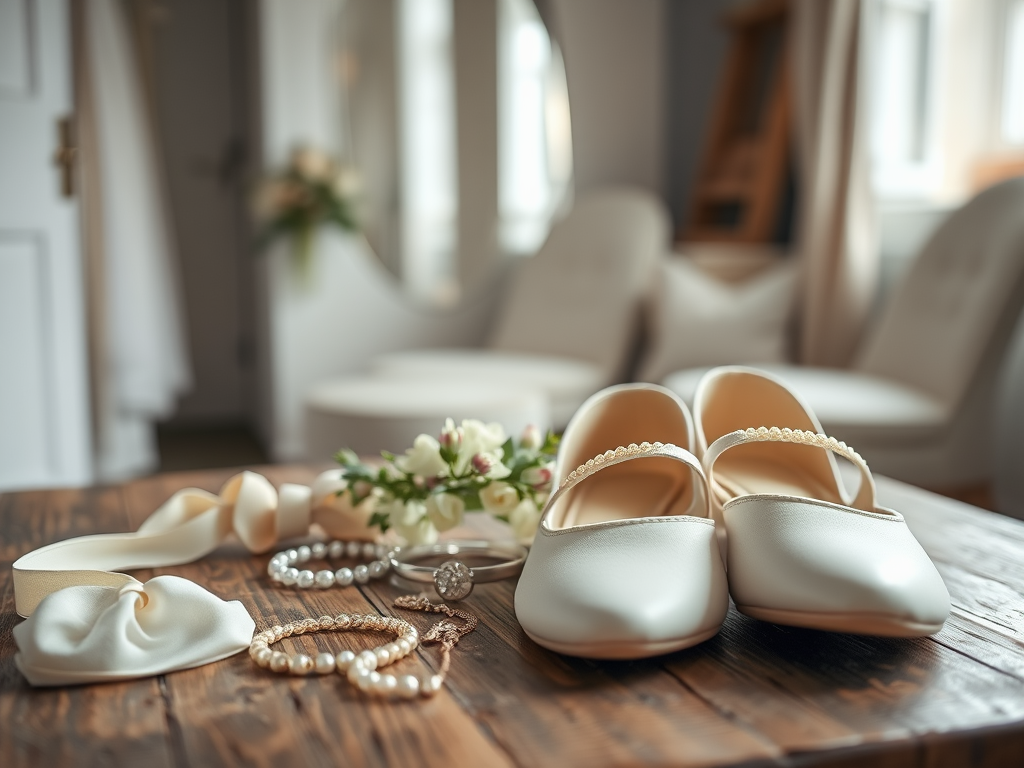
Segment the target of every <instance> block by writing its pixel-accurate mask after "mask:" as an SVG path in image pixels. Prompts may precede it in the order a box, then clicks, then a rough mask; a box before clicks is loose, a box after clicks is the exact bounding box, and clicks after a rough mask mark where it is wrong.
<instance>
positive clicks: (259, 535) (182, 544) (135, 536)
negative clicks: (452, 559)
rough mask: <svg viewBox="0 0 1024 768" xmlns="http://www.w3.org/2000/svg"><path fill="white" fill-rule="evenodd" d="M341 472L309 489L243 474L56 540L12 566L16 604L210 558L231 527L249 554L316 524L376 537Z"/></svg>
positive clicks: (27, 609) (31, 606) (25, 605)
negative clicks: (125, 525)
mask: <svg viewBox="0 0 1024 768" xmlns="http://www.w3.org/2000/svg"><path fill="white" fill-rule="evenodd" d="M344 488H345V481H344V479H342V477H341V472H340V470H330V471H328V472H324V473H322V474H321V475H320V476H319V477H318V478H317V479H316V480H315V481H314V483H313V486H312V488H309V487H306V486H302V485H283V486H282V487H281V494H280V497H279V496H278V492H277V491H276V490H274V486H273V485H271V484H270V482H269V481H268V480H267V479H266V478H265V477H263V476H262V475H258V474H256V473H255V472H241V473H239V474H237V475H235V476H234V477H232V478H231V479H230V480H228V481H227V482H226V483H225V484H224V487H223V488H221V491H220V493H219V494H212V493H209V492H208V491H203V490H200V489H198V488H186V489H184V490H181V491H178V492H177V493H175V494H174V495H173V496H172V497H171V498H170V499H168V500H167V501H166V502H164V503H163V504H162V505H161V506H160V507H159V509H157V510H156V511H155V512H154V513H153V514H152V515H150V516H149V517H148V518H147V519H146V520H145V522H143V523H142V525H140V526H139V529H138V530H137V531H136V532H135V533H114V534H100V535H95V536H82V537H79V538H77V539H69V540H67V541H59V542H57V543H55V544H50V545H49V546H46V547H41V548H40V549H37V550H35V551H34V552H30V553H28V554H27V555H24V556H22V557H21V558H19V559H18V560H17V561H16V562H15V563H14V595H15V607H16V609H17V611H18V613H19V614H20V615H21V616H29V615H31V613H32V611H33V610H35V607H36V606H37V605H39V602H40V601H41V600H42V599H43V598H44V597H46V596H47V595H48V594H50V593H52V592H55V591H56V590H58V589H65V588H67V587H73V586H77V585H93V586H105V587H121V586H122V585H124V584H126V583H128V582H130V581H134V579H132V577H130V576H128V575H126V574H124V573H120V572H119V571H123V570H131V569H133V568H160V567H164V566H168V565H181V564H183V563H190V562H192V561H193V560H198V559H199V558H201V557H204V556H206V555H208V554H209V553H210V552H212V551H213V550H214V549H216V548H217V547H218V546H220V544H221V542H222V541H224V539H225V538H227V536H228V535H229V534H230V533H232V532H234V533H235V534H236V535H237V536H238V538H239V539H241V540H242V543H243V544H245V546H246V547H247V548H248V549H249V550H250V551H252V552H266V551H267V550H268V549H270V548H271V547H273V546H274V544H275V543H277V542H278V541H279V540H281V539H285V538H292V537H295V536H302V535H305V534H306V533H307V532H308V531H309V526H310V523H313V522H316V523H318V524H319V525H321V526H322V527H323V528H325V529H326V530H327V532H328V534H330V535H332V536H337V537H339V538H343V537H348V538H364V539H371V538H372V531H371V530H370V528H369V527H368V522H369V516H370V509H369V506H368V505H360V506H359V507H358V508H353V507H352V505H351V504H349V503H348V497H347V495H346V496H339V495H338V491H340V490H344Z"/></svg>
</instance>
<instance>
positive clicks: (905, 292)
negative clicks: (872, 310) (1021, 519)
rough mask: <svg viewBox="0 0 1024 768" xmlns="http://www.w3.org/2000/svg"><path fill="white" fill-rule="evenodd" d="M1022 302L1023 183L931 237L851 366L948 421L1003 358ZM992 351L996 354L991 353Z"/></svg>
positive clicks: (1001, 190)
mask: <svg viewBox="0 0 1024 768" xmlns="http://www.w3.org/2000/svg"><path fill="white" fill-rule="evenodd" d="M1022 300H1024V178H1017V179H1011V180H1009V181H1005V182H1003V183H1001V184H998V185H996V186H994V187H991V188H989V189H987V190H985V191H984V192H982V193H981V194H979V195H977V196H976V197H975V198H974V199H972V200H971V201H970V202H968V203H967V204H966V205H964V206H963V207H962V208H960V209H959V210H957V211H955V212H954V213H952V214H951V215H950V216H949V218H948V219H946V221H945V222H943V224H942V225H941V226H940V227H939V228H938V229H937V230H936V232H935V234H934V235H933V236H932V238H931V240H930V241H929V242H928V243H927V245H925V247H924V249H923V250H922V251H921V253H920V255H919V256H918V257H917V259H916V261H915V262H914V264H913V265H912V266H911V268H910V270H909V271H908V273H907V275H906V276H905V278H904V280H903V282H902V284H901V285H900V286H899V287H898V288H897V289H896V290H895V291H894V292H893V294H892V297H891V299H890V300H889V301H888V303H887V305H886V308H885V310H884V311H883V315H882V317H881V318H880V319H879V322H878V325H877V326H876V328H875V330H874V332H873V334H872V336H871V338H870V339H869V340H868V343H867V344H866V345H865V348H864V350H863V352H862V354H861V355H860V357H859V360H858V362H857V364H856V366H855V368H856V369H857V370H860V371H863V372H865V373H870V374H874V375H876V376H880V377H883V378H887V379H892V380H895V381H899V382H901V383H904V384H908V385H910V386H913V387H917V388H919V389H921V390H923V391H925V392H928V393H930V394H932V395H934V396H935V397H937V398H938V399H939V400H940V401H942V402H943V403H944V404H945V405H946V406H947V407H948V408H949V409H950V412H951V413H952V412H953V411H954V410H955V409H956V408H958V407H959V405H960V403H961V401H962V400H963V399H964V398H965V397H966V396H967V394H968V390H969V389H970V388H971V387H972V383H974V379H975V377H976V374H977V373H978V372H979V371H981V370H982V369H983V368H991V367H992V366H986V365H983V363H984V362H985V358H986V357H991V356H993V355H1000V354H1002V351H1003V348H1005V343H1006V339H1007V338H1008V336H1009V331H1010V330H1011V329H1012V327H1013V323H1014V322H1015V321H1016V318H1017V315H1018V313H1019V310H1020V304H1021V302H1022ZM997 347H998V349H997Z"/></svg>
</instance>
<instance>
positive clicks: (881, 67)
mask: <svg viewBox="0 0 1024 768" xmlns="http://www.w3.org/2000/svg"><path fill="white" fill-rule="evenodd" d="M937 6H938V2H937V0H876V3H875V5H874V7H873V8H872V9H871V10H872V13H871V14H870V15H869V17H868V25H869V28H868V30H867V33H868V36H869V40H870V43H869V46H868V51H869V53H868V66H869V70H868V100H869V101H868V111H869V119H870V148H871V162H872V176H873V180H874V186H875V189H876V192H877V193H878V195H879V196H880V197H882V198H889V199H892V198H914V197H920V196H922V195H925V194H926V193H927V191H928V190H929V188H931V187H932V186H934V184H935V183H936V180H937V178H938V176H939V173H940V170H941V168H940V163H939V157H938V152H937V147H936V136H935V133H936V132H935V130H934V123H935V121H934V119H933V116H934V115H935V113H936V87H935V79H936V78H935V73H936V72H937V67H936V59H937V48H938V46H937V45H936V44H935V42H936V16H937V12H938V8H937Z"/></svg>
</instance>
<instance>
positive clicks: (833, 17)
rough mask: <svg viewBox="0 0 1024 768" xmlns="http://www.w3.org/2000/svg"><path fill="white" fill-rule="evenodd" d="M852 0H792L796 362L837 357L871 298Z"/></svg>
mask: <svg viewBox="0 0 1024 768" xmlns="http://www.w3.org/2000/svg"><path fill="white" fill-rule="evenodd" d="M863 16H864V2H863V1H862V0H796V1H795V2H794V3H793V5H792V35H793V40H792V46H793V47H792V52H793V57H792V64H793V77H794V80H793V83H794V101H795V104H796V112H795V117H796V120H795V133H796V147H795V148H796V158H797V173H798V176H799V184H798V188H799V190H800V202H799V212H798V219H799V220H798V223H797V227H798V249H799V253H800V256H801V259H802V261H803V276H804V288H803V294H804V299H803V324H802V337H801V350H800V358H801V362H803V363H807V364H813V365H827V366H836V367H844V366H846V365H847V364H848V363H849V362H850V360H851V359H852V357H853V354H854V353H855V351H856V348H857V344H858V342H859V341H860V335H861V330H862V328H863V326H864V323H865V320H866V318H867V314H868V311H869V310H870V308H871V304H872V302H873V300H874V294H875V288H876V286H877V276H878V248H877V245H876V232H875V222H874V207H873V201H872V197H871V189H870V174H869V166H868V160H867V146H866V145H867V136H866V133H867V130H866V128H867V124H866V123H867V121H866V119H865V114H864V99H863V96H862V90H863V81H864V78H863V69H864V67H863V64H864V52H863V40H864V38H863V34H862V21H863Z"/></svg>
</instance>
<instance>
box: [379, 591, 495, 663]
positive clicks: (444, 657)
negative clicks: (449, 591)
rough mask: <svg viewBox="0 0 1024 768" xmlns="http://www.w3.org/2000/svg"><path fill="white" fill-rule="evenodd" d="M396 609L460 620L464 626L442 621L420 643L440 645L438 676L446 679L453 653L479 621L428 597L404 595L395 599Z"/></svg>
mask: <svg viewBox="0 0 1024 768" xmlns="http://www.w3.org/2000/svg"><path fill="white" fill-rule="evenodd" d="M394 605H395V607H396V608H405V609H406V610H409V611H424V612H425V613H443V614H445V615H446V616H448V619H454V618H459V619H462V620H463V622H465V623H464V624H462V625H461V626H460V625H459V624H457V623H455V622H454V621H448V620H447V619H442V620H441V621H439V622H437V623H436V624H434V626H432V627H431V628H430V629H428V630H427V631H426V632H425V633H424V634H423V635H422V636H421V637H420V643H421V644H424V643H439V644H440V646H441V667H440V669H439V670H438V674H439V675H440V676H441V677H442V678H444V677H445V676H446V675H447V674H448V669H449V667H450V666H451V651H452V648H454V647H455V646H456V644H457V643H458V642H459V640H461V639H462V637H463V636H464V635H468V634H469V633H470V632H472V631H473V630H474V629H476V627H477V625H478V624H479V623H480V621H479V619H477V617H476V616H474V615H473V614H472V613H469V612H468V611H461V610H459V609H458V608H452V607H451V606H449V605H445V604H444V603H432V602H430V600H428V599H427V596H426V595H423V594H419V595H402V596H401V597H399V598H396V599H395V603H394Z"/></svg>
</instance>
